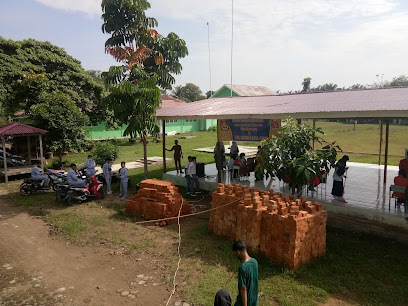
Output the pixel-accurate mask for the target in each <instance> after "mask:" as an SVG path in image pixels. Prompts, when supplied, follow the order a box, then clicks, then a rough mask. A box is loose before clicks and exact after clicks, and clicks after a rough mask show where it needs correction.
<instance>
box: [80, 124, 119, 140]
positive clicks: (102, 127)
mask: <svg viewBox="0 0 408 306" xmlns="http://www.w3.org/2000/svg"><path fill="white" fill-rule="evenodd" d="M126 127H127V126H126V125H123V126H122V128H121V129H118V130H113V129H109V130H107V129H106V124H105V122H101V123H100V124H99V125H98V126H86V127H85V131H87V132H88V136H87V139H108V138H119V137H123V132H124V131H125V129H126Z"/></svg>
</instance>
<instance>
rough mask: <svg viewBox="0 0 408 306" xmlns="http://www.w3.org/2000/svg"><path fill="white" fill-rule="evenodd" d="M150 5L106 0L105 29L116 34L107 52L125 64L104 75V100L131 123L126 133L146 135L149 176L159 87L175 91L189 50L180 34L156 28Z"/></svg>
mask: <svg viewBox="0 0 408 306" xmlns="http://www.w3.org/2000/svg"><path fill="white" fill-rule="evenodd" d="M149 8H150V3H149V2H147V1H145V0H102V11H103V14H102V19H103V21H104V23H103V25H102V31H103V32H104V33H107V34H110V35H111V36H110V37H109V38H108V39H107V41H106V43H105V51H106V52H107V53H109V54H111V55H112V56H113V57H114V58H115V59H116V60H117V61H118V62H120V63H122V65H121V66H112V67H110V69H109V71H108V72H106V73H103V74H102V77H103V78H104V79H105V82H106V84H107V85H108V90H109V94H108V96H107V97H106V98H105V101H106V103H107V105H108V106H109V108H110V109H111V110H112V111H113V112H114V115H115V117H116V118H118V119H119V120H121V122H122V123H125V124H127V125H128V127H127V128H126V130H125V132H124V134H125V135H129V136H131V137H135V136H136V135H138V136H139V137H140V138H141V140H142V143H143V148H144V172H145V177H147V175H148V173H147V147H146V144H147V136H148V135H155V134H157V133H158V132H159V128H158V126H157V123H156V122H157V121H156V110H157V108H158V107H159V106H160V102H161V100H160V88H159V87H161V88H162V89H171V86H172V84H174V82H175V80H174V76H173V74H178V73H180V72H181V69H182V67H181V64H180V62H179V60H180V58H183V57H185V56H186V55H187V53H188V51H187V47H186V43H185V42H184V40H182V39H180V38H179V37H178V36H177V35H176V34H174V33H170V34H169V35H168V36H167V37H164V36H161V35H160V34H159V33H158V32H157V31H156V30H155V29H154V27H156V26H157V25H158V23H157V20H156V19H154V18H152V17H147V16H146V12H145V11H146V10H147V9H149Z"/></svg>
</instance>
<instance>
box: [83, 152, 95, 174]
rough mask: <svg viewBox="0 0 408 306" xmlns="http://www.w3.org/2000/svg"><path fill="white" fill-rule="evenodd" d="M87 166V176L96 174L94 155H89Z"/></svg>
mask: <svg viewBox="0 0 408 306" xmlns="http://www.w3.org/2000/svg"><path fill="white" fill-rule="evenodd" d="M84 166H85V168H86V175H87V176H89V177H90V176H94V175H95V174H96V170H95V166H96V165H95V162H94V161H93V160H92V155H88V160H87V162H86V163H85V165H84Z"/></svg>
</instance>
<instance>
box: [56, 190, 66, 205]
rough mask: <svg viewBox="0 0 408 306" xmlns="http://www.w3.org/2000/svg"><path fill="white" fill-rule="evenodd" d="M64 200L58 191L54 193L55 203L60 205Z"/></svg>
mask: <svg viewBox="0 0 408 306" xmlns="http://www.w3.org/2000/svg"><path fill="white" fill-rule="evenodd" d="M63 200H64V196H63V195H62V194H61V192H59V191H58V190H57V191H56V192H55V202H56V203H61V202H62V201H63Z"/></svg>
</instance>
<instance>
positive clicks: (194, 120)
mask: <svg viewBox="0 0 408 306" xmlns="http://www.w3.org/2000/svg"><path fill="white" fill-rule="evenodd" d="M196 121H197V120H196V119H186V122H196Z"/></svg>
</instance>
